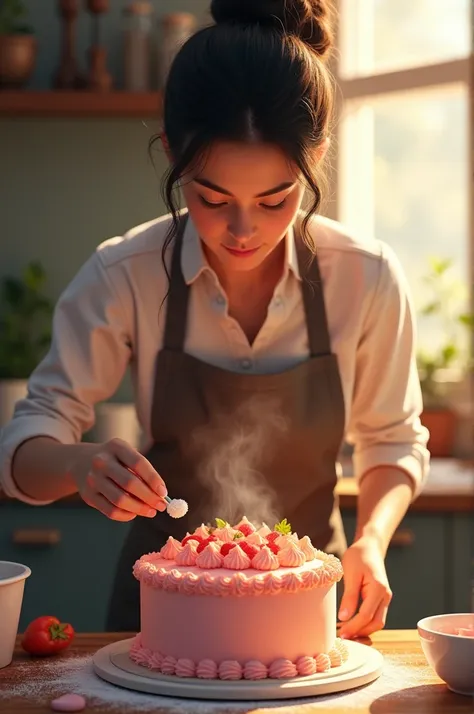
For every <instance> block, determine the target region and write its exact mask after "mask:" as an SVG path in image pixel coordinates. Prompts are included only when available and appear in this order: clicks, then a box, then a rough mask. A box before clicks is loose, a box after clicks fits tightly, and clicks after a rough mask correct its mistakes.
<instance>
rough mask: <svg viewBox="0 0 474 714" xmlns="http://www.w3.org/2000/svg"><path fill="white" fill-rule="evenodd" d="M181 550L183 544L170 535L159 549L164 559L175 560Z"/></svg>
mask: <svg viewBox="0 0 474 714" xmlns="http://www.w3.org/2000/svg"><path fill="white" fill-rule="evenodd" d="M182 550H183V546H182V545H181V543H180V542H179V540H175V538H173V537H172V536H170V537H169V538H168V540H167V541H166V544H165V545H164V546H163V548H162V549H161V550H160V555H161V557H162V558H164V559H165V560H176V556H177V555H178V553H180V552H181V551H182Z"/></svg>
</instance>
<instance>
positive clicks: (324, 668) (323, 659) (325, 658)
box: [314, 652, 331, 672]
mask: <svg viewBox="0 0 474 714" xmlns="http://www.w3.org/2000/svg"><path fill="white" fill-rule="evenodd" d="M314 659H315V660H316V669H317V671H318V672H328V671H329V670H330V669H331V659H330V657H329V655H328V654H326V653H325V652H321V653H320V654H318V655H316V657H315V658H314Z"/></svg>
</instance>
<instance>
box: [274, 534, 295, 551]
mask: <svg viewBox="0 0 474 714" xmlns="http://www.w3.org/2000/svg"><path fill="white" fill-rule="evenodd" d="M288 543H295V544H297V543H298V534H297V533H286V534H283V533H282V534H281V535H279V536H278V538H277V539H276V540H275V544H276V545H277V546H278V547H279V548H286V546H287V545H288Z"/></svg>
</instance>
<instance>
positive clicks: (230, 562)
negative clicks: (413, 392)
mask: <svg viewBox="0 0 474 714" xmlns="http://www.w3.org/2000/svg"><path fill="white" fill-rule="evenodd" d="M223 566H224V568H229V569H230V570H246V569H247V568H250V558H249V557H248V555H247V553H244V551H243V550H242V548H232V550H230V551H229V552H228V553H227V555H226V556H225V557H224V561H223Z"/></svg>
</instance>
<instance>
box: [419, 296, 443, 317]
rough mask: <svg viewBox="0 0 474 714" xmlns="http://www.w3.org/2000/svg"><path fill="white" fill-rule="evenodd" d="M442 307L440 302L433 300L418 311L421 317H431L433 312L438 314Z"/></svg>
mask: <svg viewBox="0 0 474 714" xmlns="http://www.w3.org/2000/svg"><path fill="white" fill-rule="evenodd" d="M441 307H442V305H441V301H440V300H434V301H433V302H430V303H428V304H427V305H425V306H424V308H423V309H422V310H421V311H420V312H421V314H422V315H433V314H434V313H435V312H438V310H440V309H441Z"/></svg>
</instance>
